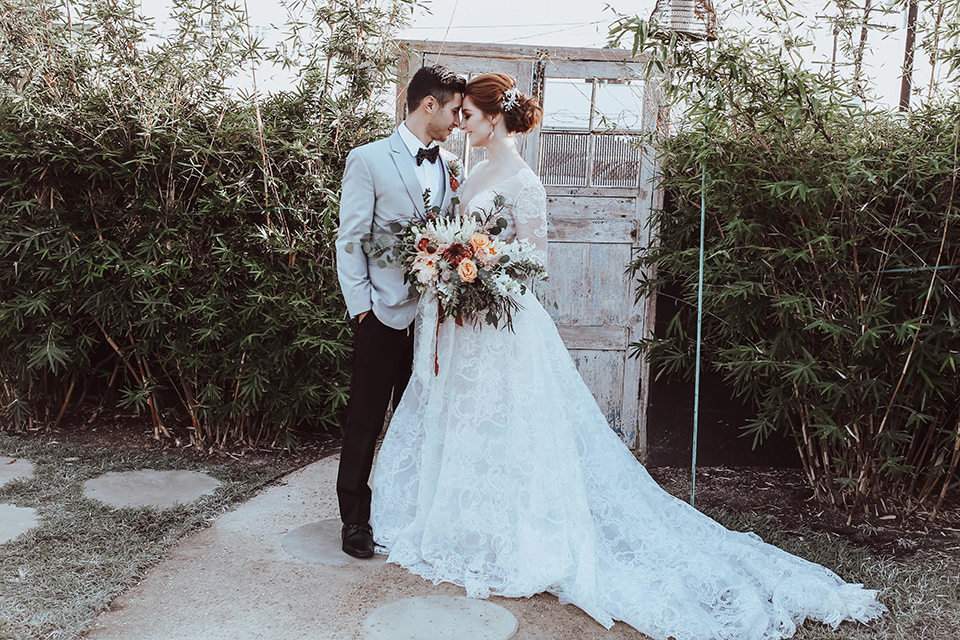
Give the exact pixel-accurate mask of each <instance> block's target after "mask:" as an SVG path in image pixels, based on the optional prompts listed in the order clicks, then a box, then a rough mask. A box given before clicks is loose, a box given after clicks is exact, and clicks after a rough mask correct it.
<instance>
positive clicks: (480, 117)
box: [460, 96, 495, 147]
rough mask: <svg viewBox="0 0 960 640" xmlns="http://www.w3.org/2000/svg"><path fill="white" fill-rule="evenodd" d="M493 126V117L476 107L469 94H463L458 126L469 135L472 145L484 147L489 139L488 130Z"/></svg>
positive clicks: (491, 129)
mask: <svg viewBox="0 0 960 640" xmlns="http://www.w3.org/2000/svg"><path fill="white" fill-rule="evenodd" d="M494 126H495V123H494V118H493V117H491V116H488V115H487V114H485V113H484V112H483V111H480V109H478V108H477V106H476V105H475V104H473V101H472V100H470V96H464V98H463V106H462V108H461V115H460V128H461V129H463V130H464V131H465V132H466V133H467V135H468V136H470V144H471V145H472V146H474V147H485V146H487V143H488V142H489V141H490V132H491V131H493V128H494Z"/></svg>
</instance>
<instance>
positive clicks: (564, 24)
mask: <svg viewBox="0 0 960 640" xmlns="http://www.w3.org/2000/svg"><path fill="white" fill-rule="evenodd" d="M584 24H587V23H585V22H544V23H541V24H479V25H473V24H471V25H462V26H459V25H458V26H456V27H450V26H446V27H439V26H431V27H407V31H435V30H437V29H450V28H453V29H529V28H530V27H568V26H573V25H577V26H581V25H584Z"/></svg>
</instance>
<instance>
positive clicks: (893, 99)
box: [141, 0, 929, 106]
mask: <svg viewBox="0 0 960 640" xmlns="http://www.w3.org/2000/svg"><path fill="white" fill-rule="evenodd" d="M238 1H240V2H241V3H242V0H238ZM141 2H142V7H143V11H144V13H146V14H147V15H153V16H156V19H157V22H156V26H157V31H158V32H160V33H161V34H162V33H163V32H164V31H165V30H166V29H165V25H164V21H165V18H166V15H167V13H168V11H169V6H170V2H169V0H141ZM715 2H716V6H717V9H718V11H720V12H721V13H722V12H723V6H724V4H725V3H723V2H722V0H715ZM246 3H247V7H248V9H249V12H250V21H251V24H252V25H254V26H262V27H266V26H269V25H271V24H274V25H278V26H279V25H281V24H282V23H283V22H284V18H285V16H286V11H285V10H284V9H283V8H282V4H281V2H280V0H246ZM887 3H889V0H888V1H887V2H884V4H887ZM608 4H611V5H613V7H614V8H615V9H616V10H617V11H619V12H621V13H633V14H635V15H639V16H641V17H643V18H649V16H650V13H651V11H652V10H653V6H654V4H655V0H640V2H637V1H636V0H633V1H632V2H622V1H621V0H483V1H480V0H430V1H429V2H428V3H425V4H424V5H422V6H421V8H419V9H418V10H417V11H416V13H415V15H414V19H413V21H412V24H411V26H410V27H409V28H408V29H406V30H404V32H403V33H401V37H403V38H408V39H417V40H440V41H443V40H446V41H463V42H485V43H512V44H529V45H542V46H576V47H602V46H603V45H604V44H605V43H606V40H607V32H608V29H609V25H610V24H611V23H612V22H613V21H614V20H615V17H616V16H615V13H614V12H613V11H611V10H609V9H607V8H606V7H607V5H608ZM825 4H826V0H798V1H797V5H798V6H803V7H804V13H807V14H808V15H809V16H810V18H811V19H812V18H813V16H815V15H818V14H821V13H823V11H824V6H825ZM875 4H880V3H875ZM874 16H875V17H874V18H872V19H871V22H883V23H885V24H888V25H890V26H892V27H895V28H896V30H895V32H894V33H891V34H882V33H879V32H871V34H870V36H869V48H868V51H867V55H866V57H865V67H866V69H867V73H868V74H870V75H872V76H873V77H874V78H875V80H876V87H877V92H878V93H879V95H880V99H881V100H882V102H883V103H885V104H887V105H890V106H895V105H896V104H897V103H898V101H899V95H900V67H901V65H902V63H903V46H904V42H903V41H904V34H905V29H904V28H903V27H904V22H905V20H904V17H903V16H902V15H901V14H897V15H894V16H887V17H884V16H876V14H874ZM278 39H279V38H278ZM815 42H816V48H815V50H814V51H813V52H809V51H808V52H807V53H805V54H804V55H805V57H806V58H807V60H809V61H810V62H811V63H814V64H817V63H819V64H822V63H824V62H829V60H830V57H831V51H832V44H833V39H832V37H831V34H830V33H829V31H828V30H826V29H824V30H823V31H822V32H821V33H820V34H819V37H817V38H816V40H815ZM917 57H918V61H917V71H916V72H915V76H914V84H915V86H924V87H925V86H926V84H927V82H928V80H929V71H928V69H929V67H928V65H927V64H926V62H925V56H923V55H918V56H917ZM263 75H264V76H265V77H264V78H263V81H264V84H265V85H267V86H268V87H269V85H270V80H269V77H268V76H269V74H267V73H266V72H265V73H264V74H263ZM275 81H276V82H283V80H282V79H281V78H280V77H277V78H275Z"/></svg>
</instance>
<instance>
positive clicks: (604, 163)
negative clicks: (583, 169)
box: [590, 133, 640, 187]
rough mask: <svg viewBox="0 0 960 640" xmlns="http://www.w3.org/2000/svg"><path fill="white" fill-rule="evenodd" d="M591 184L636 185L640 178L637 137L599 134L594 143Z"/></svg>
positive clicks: (603, 185) (604, 185) (600, 185)
mask: <svg viewBox="0 0 960 640" xmlns="http://www.w3.org/2000/svg"><path fill="white" fill-rule="evenodd" d="M594 145H595V148H594V157H593V184H591V185H590V186H598V187H636V186H638V184H639V180H640V145H639V137H638V136H631V135H618V134H609V133H608V134H599V135H597V136H596V141H595V143H594Z"/></svg>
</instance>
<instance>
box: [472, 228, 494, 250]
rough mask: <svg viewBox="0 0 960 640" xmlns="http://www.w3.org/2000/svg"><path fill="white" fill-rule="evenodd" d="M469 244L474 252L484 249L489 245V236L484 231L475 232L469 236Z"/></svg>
mask: <svg viewBox="0 0 960 640" xmlns="http://www.w3.org/2000/svg"><path fill="white" fill-rule="evenodd" d="M469 242H470V246H471V247H473V251H474V253H476V252H477V251H480V250H482V249H485V248H486V247H488V246H490V237H489V236H488V235H487V234H485V233H475V234H473V235H472V236H470V240H469Z"/></svg>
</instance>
